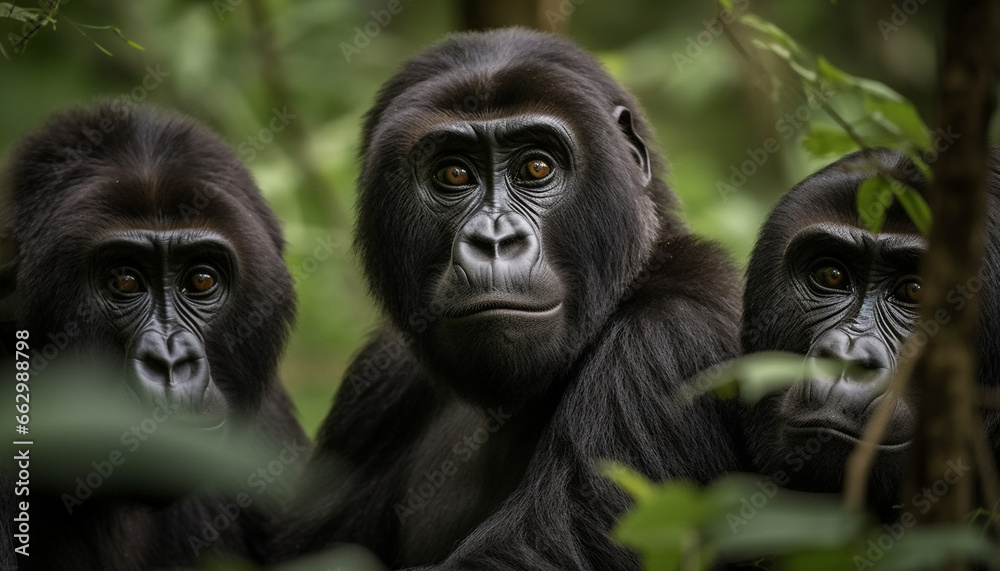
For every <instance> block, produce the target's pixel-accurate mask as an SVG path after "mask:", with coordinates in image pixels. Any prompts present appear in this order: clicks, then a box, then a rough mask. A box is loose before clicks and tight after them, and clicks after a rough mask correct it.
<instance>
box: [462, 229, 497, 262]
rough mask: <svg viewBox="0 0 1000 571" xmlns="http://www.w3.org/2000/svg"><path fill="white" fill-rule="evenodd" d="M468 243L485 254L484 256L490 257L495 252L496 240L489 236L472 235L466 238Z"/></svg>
mask: <svg viewBox="0 0 1000 571" xmlns="http://www.w3.org/2000/svg"><path fill="white" fill-rule="evenodd" d="M468 242H469V245H471V246H472V247H473V248H474V249H475V250H476V252H478V253H480V254H485V255H486V256H488V257H490V258H492V257H493V256H494V254H495V253H496V249H495V246H496V242H494V241H493V240H492V239H491V238H487V237H485V236H479V235H473V236H469V238H468Z"/></svg>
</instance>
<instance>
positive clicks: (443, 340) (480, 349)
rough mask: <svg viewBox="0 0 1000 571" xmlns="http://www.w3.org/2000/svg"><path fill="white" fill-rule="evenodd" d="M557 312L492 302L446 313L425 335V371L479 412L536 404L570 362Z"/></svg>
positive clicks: (558, 308)
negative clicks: (439, 377)
mask: <svg viewBox="0 0 1000 571" xmlns="http://www.w3.org/2000/svg"><path fill="white" fill-rule="evenodd" d="M563 307H564V306H563V303H562V301H555V302H550V303H547V304H544V305H540V304H538V303H537V302H535V303H530V304H529V303H518V302H516V301H514V300H509V301H508V300H504V301H500V300H499V299H496V298H493V299H491V300H490V301H482V302H476V303H471V304H467V305H466V306H465V307H464V308H462V309H458V310H456V311H448V312H446V313H445V317H442V318H441V320H440V321H439V322H438V323H437V324H436V325H435V326H434V328H433V329H432V330H431V335H430V336H429V337H430V343H429V345H430V347H429V351H430V352H429V355H428V366H429V367H431V368H432V369H434V370H439V371H441V375H443V376H444V377H447V378H448V379H449V380H450V384H451V386H452V387H453V388H454V389H455V390H456V392H459V394H461V395H462V396H464V397H465V398H467V399H469V400H470V401H472V402H474V403H476V404H479V405H482V406H492V405H499V404H507V405H515V406H516V405H520V404H523V403H526V402H531V401H533V400H536V399H537V398H539V397H541V396H542V395H543V394H545V393H546V391H547V390H548V389H549V388H550V386H551V384H552V382H551V381H550V380H548V379H552V378H553V376H556V375H558V372H559V370H560V369H562V368H564V367H565V364H566V362H567V361H568V360H569V359H570V351H569V349H568V347H567V346H568V343H567V341H566V336H567V335H566V332H567V325H566V319H565V318H566V312H565V311H564V309H563Z"/></svg>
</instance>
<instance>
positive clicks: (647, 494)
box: [597, 461, 654, 502]
mask: <svg viewBox="0 0 1000 571" xmlns="http://www.w3.org/2000/svg"><path fill="white" fill-rule="evenodd" d="M597 469H598V470H599V471H600V472H601V473H602V474H604V477H605V478H608V479H609V480H611V481H612V482H614V483H616V484H618V487H620V488H622V489H623V490H625V491H626V492H628V493H629V495H630V496H632V498H633V499H635V501H636V502H644V501H646V500H648V499H649V498H651V497H653V495H654V490H653V483H652V482H650V481H649V480H648V479H646V477H645V476H643V475H642V474H640V473H638V472H636V471H635V470H632V469H630V468H628V467H626V466H623V465H621V464H618V463H615V462H608V461H603V462H599V463H598V466H597Z"/></svg>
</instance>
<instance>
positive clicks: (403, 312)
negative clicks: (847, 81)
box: [279, 29, 739, 570]
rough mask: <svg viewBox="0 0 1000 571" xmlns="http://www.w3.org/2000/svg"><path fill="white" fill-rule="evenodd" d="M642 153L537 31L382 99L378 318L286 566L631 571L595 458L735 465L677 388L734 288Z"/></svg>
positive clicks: (656, 472)
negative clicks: (325, 558)
mask: <svg viewBox="0 0 1000 571" xmlns="http://www.w3.org/2000/svg"><path fill="white" fill-rule="evenodd" d="M651 139H652V134H651V131H650V127H649V124H648V123H647V121H646V119H645V118H644V117H643V116H642V114H641V113H640V112H639V108H638V105H637V103H636V101H635V100H634V99H633V98H632V96H630V95H629V94H628V93H626V92H625V90H624V89H623V88H622V87H621V86H619V85H618V84H617V83H616V82H615V81H614V80H613V79H612V78H611V77H610V76H609V75H608V74H607V72H605V71H604V70H603V68H602V67H601V66H600V64H598V63H597V62H596V61H595V60H594V59H593V58H592V57H591V56H589V55H588V54H586V53H585V52H583V51H582V50H580V49H579V48H577V47H575V46H574V45H573V44H571V43H570V42H568V41H566V40H563V39H560V38H557V37H555V36H551V35H547V34H542V33H536V32H529V31H525V30H520V29H507V30H500V31H493V32H486V33H465V34H457V35H453V36H450V37H449V38H447V39H445V40H444V41H442V42H441V43H440V44H438V45H436V46H434V47H432V48H430V49H429V50H428V51H426V52H425V53H423V54H420V55H417V56H415V57H413V58H412V59H410V60H409V61H407V62H406V63H405V64H404V65H403V67H402V69H401V70H400V71H399V72H398V74H397V75H395V76H394V77H393V78H392V79H390V80H389V81H388V82H387V83H386V84H385V85H384V86H383V87H382V89H381V91H380V92H379V94H378V96H377V99H376V102H375V104H374V107H373V108H372V109H371V110H370V111H369V112H368V114H367V117H366V120H365V125H364V134H363V141H362V149H361V173H360V177H359V183H358V185H359V196H358V206H357V208H358V213H357V226H356V237H355V238H356V242H355V245H356V248H357V250H358V251H359V252H360V258H361V260H362V263H363V266H364V271H365V274H366V276H367V279H368V282H369V285H370V290H371V292H372V294H373V296H374V297H375V299H376V300H377V301H378V303H379V304H380V306H381V308H382V309H383V310H384V313H385V315H386V317H387V320H386V323H385V324H384V325H383V326H382V327H381V328H380V329H379V330H378V331H377V333H375V334H374V336H373V338H372V339H371V341H370V342H369V343H368V344H367V346H365V347H364V349H362V351H361V352H360V354H358V355H357V357H356V358H355V360H354V361H353V363H352V364H351V365H350V366H349V368H348V370H347V372H346V378H345V380H344V382H343V383H342V385H341V387H340V389H339V392H338V393H337V396H336V400H335V404H334V406H333V409H332V410H331V411H330V413H329V415H328V417H327V419H326V420H325V422H324V423H323V425H322V427H321V429H320V431H319V434H318V436H317V441H318V444H317V449H316V452H315V454H314V456H313V459H312V460H311V461H310V465H309V467H307V475H306V476H305V480H306V483H305V484H304V490H303V492H302V496H303V500H302V501H301V502H297V504H301V505H298V506H297V508H293V510H292V511H293V512H294V513H295V514H296V515H295V516H294V517H293V520H294V523H293V524H292V525H290V526H289V527H288V532H287V533H286V534H285V535H283V536H281V537H280V538H279V542H281V543H282V545H283V549H284V550H285V552H286V555H287V554H288V553H291V554H295V553H301V552H305V551H311V550H316V549H320V548H323V547H325V546H329V545H335V544H338V543H357V544H361V545H363V546H365V547H367V548H368V549H370V550H371V551H372V552H374V553H375V554H376V555H378V556H379V557H380V558H381V559H382V560H383V561H384V562H385V563H386V564H387V565H390V566H393V567H409V566H421V565H425V566H426V565H433V566H435V568H442V569H484V570H486V569H638V567H639V562H638V560H637V557H636V556H635V555H634V554H633V553H631V552H629V551H628V550H626V549H625V548H623V547H622V546H620V545H617V544H615V543H614V542H612V541H611V540H610V539H609V537H608V532H609V531H610V529H611V528H612V526H613V525H614V523H615V521H616V520H617V518H618V517H619V516H620V515H621V514H622V513H623V512H624V511H625V510H626V509H627V508H628V506H629V500H628V498H627V496H626V495H625V494H624V493H623V492H622V491H621V490H619V489H618V488H617V487H616V486H615V485H614V484H613V483H611V482H610V481H609V480H607V479H605V478H604V477H602V475H601V473H600V471H599V465H598V462H599V461H602V460H611V461H615V462H618V463H621V464H624V465H626V466H629V467H631V468H633V469H636V470H638V471H640V472H641V473H643V474H645V475H646V476H648V477H650V478H652V479H654V480H664V479H666V478H689V479H692V480H695V481H697V482H707V481H709V480H710V479H712V478H713V477H715V476H717V475H719V474H720V473H722V472H724V471H726V470H729V469H733V468H735V467H736V466H737V465H738V458H737V457H736V454H735V452H734V445H733V442H732V438H733V435H732V434H731V433H730V429H732V430H735V429H736V428H738V427H737V425H736V418H734V417H735V411H733V410H730V409H729V406H728V405H726V406H723V405H721V404H719V403H718V402H715V401H711V400H708V399H694V402H693V404H692V403H691V400H692V399H690V398H689V397H685V396H684V395H685V394H687V393H686V392H685V391H686V390H687V391H688V392H689V391H690V389H685V385H684V384H683V383H684V380H685V379H689V378H692V377H694V375H695V374H696V373H698V372H700V371H702V370H703V369H705V368H706V367H709V366H711V365H713V364H715V363H717V362H719V361H722V360H724V359H727V358H729V357H731V356H733V355H734V354H735V351H736V349H737V343H738V339H737V335H738V313H739V299H738V296H739V293H738V291H739V290H738V279H737V277H736V276H735V274H734V268H733V267H732V266H731V264H730V263H729V261H728V259H727V257H726V256H725V255H724V253H723V252H722V251H721V250H720V248H718V247H717V246H715V245H712V244H709V243H706V242H703V241H701V240H699V239H698V238H696V237H694V236H692V235H691V234H690V233H689V231H688V230H687V229H686V228H685V226H684V224H683V222H682V221H681V220H680V219H679V218H678V217H677V215H676V214H675V212H674V211H675V207H676V198H675V196H674V195H673V193H672V191H671V190H670V189H669V188H668V186H667V185H666V183H665V182H664V181H663V180H662V179H661V178H660V176H659V174H658V173H659V172H660V171H661V170H662V169H663V163H662V160H661V158H660V157H659V156H658V155H657V154H656V152H655V151H654V150H653V149H652V148H651V147H650V146H649V144H648V141H650V140H651Z"/></svg>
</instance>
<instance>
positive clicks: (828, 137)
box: [802, 123, 858, 157]
mask: <svg viewBox="0 0 1000 571" xmlns="http://www.w3.org/2000/svg"><path fill="white" fill-rule="evenodd" d="M802 147H803V148H805V149H806V150H807V151H809V153H810V154H812V156H814V157H825V156H830V155H836V156H838V157H839V156H841V155H846V154H847V153H850V152H852V151H856V150H858V144H857V143H856V142H855V141H854V139H852V138H851V136H850V135H848V134H847V133H846V132H844V130H843V129H840V128H833V127H828V126H826V125H823V124H820V123H811V124H810V125H809V132H808V133H807V134H806V136H805V137H804V138H803V139H802Z"/></svg>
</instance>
